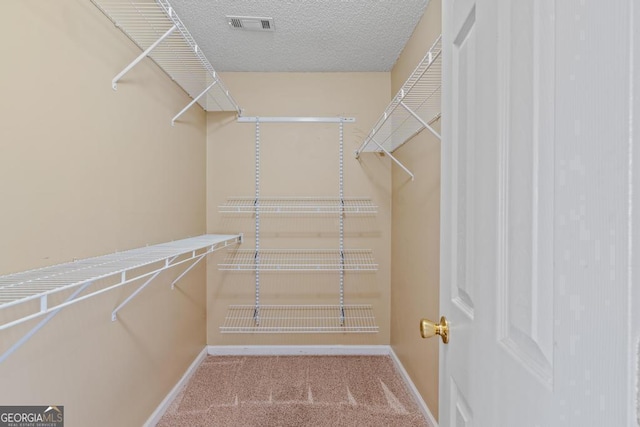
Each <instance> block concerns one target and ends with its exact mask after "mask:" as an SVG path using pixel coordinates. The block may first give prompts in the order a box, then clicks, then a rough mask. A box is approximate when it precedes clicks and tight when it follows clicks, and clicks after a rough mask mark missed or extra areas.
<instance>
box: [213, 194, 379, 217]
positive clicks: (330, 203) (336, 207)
mask: <svg viewBox="0 0 640 427" xmlns="http://www.w3.org/2000/svg"><path fill="white" fill-rule="evenodd" d="M256 209H258V211H259V212H260V213H261V214H263V213H265V214H276V215H287V214H294V215H322V214H339V213H340V212H344V213H345V214H350V215H373V214H375V213H377V212H378V207H377V206H376V205H374V204H373V202H372V201H371V199H368V198H364V197H350V198H345V199H344V200H343V201H342V202H341V200H340V199H339V198H331V197H261V198H260V205H259V208H256V201H255V198H253V197H230V198H229V199H228V200H227V201H226V202H225V203H224V204H222V205H220V206H218V211H219V212H220V213H245V214H248V213H250V214H253V213H255V212H256Z"/></svg>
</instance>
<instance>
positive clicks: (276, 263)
mask: <svg viewBox="0 0 640 427" xmlns="http://www.w3.org/2000/svg"><path fill="white" fill-rule="evenodd" d="M238 122H241V123H242V122H243V123H255V196H254V197H232V198H230V199H228V200H227V201H226V203H224V204H223V205H221V206H219V211H220V212H221V213H235V214H240V213H244V214H249V213H252V214H253V215H254V217H255V248H254V249H238V250H233V251H229V253H228V256H227V258H226V259H225V260H224V261H223V262H222V263H220V264H219V266H218V267H219V269H220V270H223V271H251V272H253V273H254V275H255V302H254V304H253V305H232V306H229V308H228V311H227V315H226V318H225V321H224V324H223V325H222V326H220V331H221V333H342V332H361V333H362V332H378V327H377V326H376V323H375V317H374V314H373V308H372V307H371V305H345V273H347V272H369V271H376V270H377V269H378V265H377V264H376V263H375V261H374V259H373V253H372V251H371V250H369V249H346V248H345V241H344V218H345V215H347V214H358V215H370V214H374V213H376V212H377V206H375V205H373V203H372V202H371V200H370V199H367V198H346V197H345V196H344V130H343V127H344V123H353V122H355V119H353V118H347V117H240V118H238ZM270 122H271V123H337V124H338V125H339V176H338V178H339V179H338V181H339V182H338V197H337V198H334V197H329V198H323V197H302V198H301V197H262V196H261V194H260V189H261V188H260V187H261V186H260V126H261V124H262V123H270ZM264 214H284V215H292V214H295V215H307V214H314V215H318V214H332V215H335V216H337V218H338V223H339V241H338V242H337V243H338V245H337V246H338V247H337V248H336V249H264V248H262V247H261V240H260V229H261V217H262V216H263V215H264ZM331 271H333V272H337V274H338V280H339V294H338V295H337V300H338V301H337V302H338V304H336V305H286V306H285V305H277V306H276V305H263V304H262V303H261V301H260V291H261V289H260V277H261V273H263V272H331Z"/></svg>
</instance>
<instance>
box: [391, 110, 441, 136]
mask: <svg viewBox="0 0 640 427" xmlns="http://www.w3.org/2000/svg"><path fill="white" fill-rule="evenodd" d="M400 105H402V106H403V107H404V109H405V110H407V111H408V112H409V114H411V115H412V116H413V117H414V118H415V119H416V120H417V121H419V122H420V123H421V124H422V126H424V127H425V129H427V130H428V131H429V132H431V133H432V134H434V135H435V137H436V138H438V139H440V140H441V139H442V137H441V136H440V134H439V133H438V132H436V130H435V129H434V128H432V127H431V126H430V125H429V123H427V122H425V121H424V120H422V117H420V116H419V115H417V114H416V113H415V112H414V111H413V110H412V109H411V108H409V107H408V106H407V104H405V103H404V102H402V101H400ZM438 117H440V116H439V115H438Z"/></svg>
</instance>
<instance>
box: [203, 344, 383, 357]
mask: <svg viewBox="0 0 640 427" xmlns="http://www.w3.org/2000/svg"><path fill="white" fill-rule="evenodd" d="M207 349H208V351H209V354H210V355H212V356H357V355H371V356H386V355H388V354H389V350H390V347H389V346H388V345H210V346H209V347H207Z"/></svg>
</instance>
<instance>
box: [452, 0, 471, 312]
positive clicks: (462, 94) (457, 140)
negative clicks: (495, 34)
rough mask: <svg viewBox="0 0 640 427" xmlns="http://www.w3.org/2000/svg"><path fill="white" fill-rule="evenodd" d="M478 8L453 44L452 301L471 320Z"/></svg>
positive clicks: (464, 23) (458, 33)
mask: <svg viewBox="0 0 640 427" xmlns="http://www.w3.org/2000/svg"><path fill="white" fill-rule="evenodd" d="M474 25H475V7H472V8H471V10H470V11H469V14H468V16H467V18H466V19H465V21H464V22H463V24H462V26H461V28H460V30H459V31H458V32H457V34H456V35H455V40H454V43H453V67H452V71H453V99H454V100H455V105H456V110H455V111H454V114H453V115H452V117H451V119H452V121H453V135H452V139H453V140H452V150H453V153H452V154H453V162H454V163H453V168H454V169H455V170H457V171H458V173H457V174H456V175H453V177H452V178H453V218H455V221H454V222H453V224H452V225H453V230H452V233H453V235H454V236H456V238H455V240H454V241H453V244H454V246H453V252H454V258H453V259H455V260H456V262H455V266H452V267H453V270H452V273H453V276H452V280H451V285H452V289H451V300H452V302H453V304H454V305H455V306H456V307H458V308H459V309H460V310H461V311H462V312H463V313H464V314H465V315H467V316H468V317H469V318H470V319H473V305H474V302H473V293H474V292H473V286H474V281H473V269H472V264H471V263H470V262H469V261H470V259H471V254H472V252H471V247H472V243H473V222H472V220H473V218H472V216H473V214H474V207H473V197H472V195H473V164H474V163H473V162H474V157H475V156H474V148H475V143H474V138H475V134H476V131H475V111H476V110H475V92H476V79H475V76H476V67H475V51H476V46H475V31H474Z"/></svg>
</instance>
